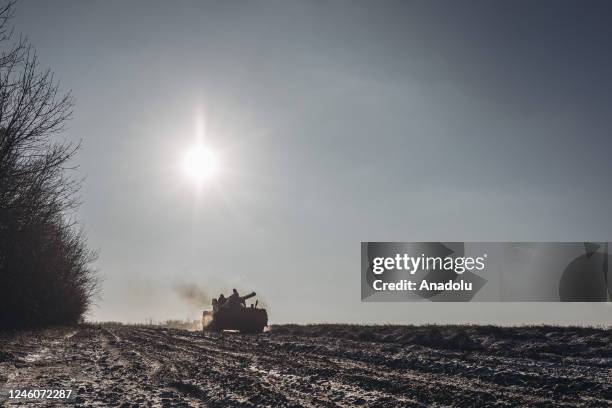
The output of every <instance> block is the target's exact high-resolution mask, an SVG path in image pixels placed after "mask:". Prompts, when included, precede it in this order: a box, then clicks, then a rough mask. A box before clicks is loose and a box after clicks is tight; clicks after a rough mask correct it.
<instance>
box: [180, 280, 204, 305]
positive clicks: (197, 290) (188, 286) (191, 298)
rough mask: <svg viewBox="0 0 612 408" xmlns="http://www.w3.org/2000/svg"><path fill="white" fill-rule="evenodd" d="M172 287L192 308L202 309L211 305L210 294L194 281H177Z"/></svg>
mask: <svg viewBox="0 0 612 408" xmlns="http://www.w3.org/2000/svg"><path fill="white" fill-rule="evenodd" d="M174 289H175V291H176V293H177V294H178V296H179V297H180V298H181V299H182V300H184V301H185V302H186V303H187V304H188V305H190V306H192V307H194V308H198V309H202V308H206V307H210V305H211V302H212V296H210V295H209V294H208V292H207V291H206V290H205V289H204V288H202V287H201V286H199V285H197V284H195V283H186V282H182V283H177V284H176V285H175V286H174Z"/></svg>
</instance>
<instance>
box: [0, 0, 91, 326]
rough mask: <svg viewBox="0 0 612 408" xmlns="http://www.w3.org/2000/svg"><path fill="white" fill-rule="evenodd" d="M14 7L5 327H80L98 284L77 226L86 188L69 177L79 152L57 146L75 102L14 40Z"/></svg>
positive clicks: (2, 61)
mask: <svg viewBox="0 0 612 408" xmlns="http://www.w3.org/2000/svg"><path fill="white" fill-rule="evenodd" d="M13 5H14V1H11V2H9V3H8V4H7V5H6V6H4V7H3V8H1V9H0V50H1V52H0V327H25V326H34V325H48V324H66V323H74V322H77V321H78V320H80V319H81V318H82V317H83V315H84V313H85V312H86V311H87V309H88V307H89V306H90V302H91V301H92V297H93V295H94V294H95V292H96V290H97V279H96V276H95V272H94V271H93V270H92V269H91V267H90V265H91V262H92V261H93V260H94V259H95V254H94V253H93V252H92V251H90V250H88V249H87V246H86V240H85V236H84V234H83V232H82V231H81V230H80V229H79V228H78V225H77V224H76V222H75V221H74V220H73V217H74V211H75V210H76V207H77V206H78V200H77V192H78V189H79V183H78V181H75V180H73V179H71V178H70V177H69V176H68V175H67V173H68V171H69V170H70V167H69V162H70V161H71V159H72V158H73V157H74V155H75V153H76V152H77V150H78V147H79V146H78V144H74V143H71V142H69V141H66V140H58V138H59V133H61V131H62V130H63V129H64V126H65V124H66V122H67V121H68V120H69V119H70V117H71V114H72V106H73V102H72V98H71V96H70V94H62V93H60V91H59V87H58V84H57V82H56V81H55V80H54V78H53V73H52V71H50V70H48V69H47V70H41V69H40V67H39V63H38V58H37V55H36V52H35V50H34V49H33V47H32V46H31V45H30V43H29V42H28V40H27V39H26V38H24V37H19V38H15V35H14V33H13V30H12V29H11V27H10V25H9V23H10V19H11V17H12V15H13V14H12V13H13Z"/></svg>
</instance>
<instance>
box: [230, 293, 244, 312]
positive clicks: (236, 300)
mask: <svg viewBox="0 0 612 408" xmlns="http://www.w3.org/2000/svg"><path fill="white" fill-rule="evenodd" d="M232 292H233V293H232V294H231V295H230V297H229V298H227V304H228V306H229V307H231V308H234V307H240V304H241V303H242V302H243V300H242V299H240V295H239V294H238V291H237V290H236V289H232Z"/></svg>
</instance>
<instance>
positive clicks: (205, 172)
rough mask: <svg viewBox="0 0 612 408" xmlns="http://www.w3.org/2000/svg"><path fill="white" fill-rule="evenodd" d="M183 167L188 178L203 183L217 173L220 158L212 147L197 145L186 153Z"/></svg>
mask: <svg viewBox="0 0 612 408" xmlns="http://www.w3.org/2000/svg"><path fill="white" fill-rule="evenodd" d="M182 168H183V173H184V174H185V176H186V177H187V178H188V179H190V180H191V181H193V182H195V183H197V184H201V183H203V182H205V181H207V180H210V179H211V178H212V177H214V176H215V174H217V172H218V170H219V159H218V157H217V155H216V154H215V152H214V151H212V150H211V149H210V148H208V147H206V146H202V145H196V146H193V147H192V148H191V149H189V150H187V151H186V152H185V153H184V156H183V162H182Z"/></svg>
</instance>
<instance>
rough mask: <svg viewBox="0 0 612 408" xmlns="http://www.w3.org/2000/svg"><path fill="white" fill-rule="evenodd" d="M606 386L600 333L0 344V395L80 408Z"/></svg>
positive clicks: (516, 401) (302, 402)
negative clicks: (61, 400)
mask: <svg viewBox="0 0 612 408" xmlns="http://www.w3.org/2000/svg"><path fill="white" fill-rule="evenodd" d="M611 384H612V336H611V331H610V330H594V329H558V328H542V327H540V328H525V329H500V328H495V327H481V328H478V327H465V326H456V327H440V328H438V327H423V328H418V327H416V328H415V327H405V326H404V327H401V326H379V327H375V326H374V327H364V326H342V325H339V326H280V327H276V328H273V330H272V331H270V332H268V333H264V334H262V335H259V336H246V335H244V336H243V335H240V334H235V333H230V334H226V335H224V336H223V337H222V338H220V337H219V336H218V335H215V334H206V335H203V334H202V333H201V332H188V331H182V330H171V329H161V328H155V327H129V326H124V327H105V328H104V327H83V328H67V329H61V330H60V329H55V330H45V331H38V332H11V333H3V334H0V388H5V389H6V388H45V387H66V388H73V389H75V390H76V394H77V397H76V399H75V400H73V401H72V402H71V403H70V405H72V404H76V405H79V406H177V407H178V406H355V405H364V406H380V407H392V406H393V407H394V406H435V405H438V406H449V405H455V406H467V405H469V406H474V405H488V406H491V405H495V406H527V405H534V404H535V405H539V406H546V405H553V404H554V405H555V406H563V405H567V406H576V405H579V406H589V407H592V406H612V385H611ZM6 403H7V401H6V400H5V401H0V405H4V404H6ZM37 404H38V406H40V405H45V404H46V405H49V402H39V403H37ZM9 405H10V404H9ZM35 405H36V404H33V403H32V401H29V402H28V406H35Z"/></svg>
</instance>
